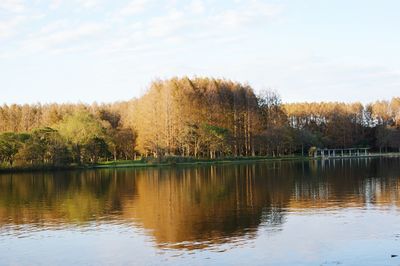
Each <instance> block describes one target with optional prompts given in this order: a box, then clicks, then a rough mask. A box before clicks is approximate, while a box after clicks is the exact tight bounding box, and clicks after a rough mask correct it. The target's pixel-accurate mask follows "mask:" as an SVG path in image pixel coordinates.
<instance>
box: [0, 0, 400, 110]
mask: <svg viewBox="0 0 400 266" xmlns="http://www.w3.org/2000/svg"><path fill="white" fill-rule="evenodd" d="M399 10H400V1H397V0H392V1H389V0H380V1H376V0H373V1H372V0H371V1H368V0H351V1H350V0H282V1H277V0H275V1H272V0H271V1H268V0H264V1H263V0H247V1H244V0H236V1H235V0H233V1H225V0H192V1H191V0H186V1H181V0H170V1H166V0H165V1H163V0H157V1H156V0H124V1H118V0H115V1H110V0H46V1H45V0H0V104H2V103H36V102H43V103H49V102H78V101H79V102H86V103H91V102H94V101H97V102H111V101H117V100H128V99H131V98H133V97H138V96H140V95H141V94H143V92H144V91H145V90H146V88H147V87H148V85H149V83H150V82H151V81H152V80H154V79H156V78H169V77H172V76H183V75H188V76H195V75H197V76H214V77H224V78H228V79H233V80H237V81H240V82H248V83H249V84H250V85H252V86H253V87H254V89H255V90H256V91H257V90H260V89H265V88H271V89H275V90H277V91H278V92H279V93H280V94H281V96H282V98H283V100H284V101H285V102H295V101H322V100H324V101H345V102H350V101H361V102H364V103H367V102H370V101H374V100H377V99H389V98H391V97H392V96H400V52H399V49H400V48H399V47H400V34H399V28H400V16H399V15H398V12H399Z"/></svg>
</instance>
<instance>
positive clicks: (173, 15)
mask: <svg viewBox="0 0 400 266" xmlns="http://www.w3.org/2000/svg"><path fill="white" fill-rule="evenodd" d="M188 22H189V21H188V19H187V18H186V19H185V17H184V14H183V13H182V12H179V11H177V10H173V11H172V12H170V13H169V14H167V15H165V16H161V17H155V18H152V19H151V20H150V21H149V23H148V31H147V32H148V34H149V35H150V36H153V37H164V36H167V35H169V34H172V33H173V32H175V31H177V30H178V29H180V28H182V27H184V25H185V24H187V23H188Z"/></svg>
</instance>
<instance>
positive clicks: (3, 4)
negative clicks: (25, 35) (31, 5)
mask: <svg viewBox="0 0 400 266" xmlns="http://www.w3.org/2000/svg"><path fill="white" fill-rule="evenodd" d="M25 8H26V7H25V5H24V3H23V2H22V1H21V0H1V1H0V11H1V10H4V11H7V12H14V13H20V12H23V11H24V10H25Z"/></svg>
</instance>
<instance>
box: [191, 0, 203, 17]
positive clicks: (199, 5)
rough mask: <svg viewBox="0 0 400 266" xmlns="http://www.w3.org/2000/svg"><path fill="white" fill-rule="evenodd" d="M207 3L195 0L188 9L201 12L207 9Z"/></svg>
mask: <svg viewBox="0 0 400 266" xmlns="http://www.w3.org/2000/svg"><path fill="white" fill-rule="evenodd" d="M205 9H206V8H205V5H204V2H203V1H202V0H193V1H192V2H190V4H189V6H188V10H189V11H191V12H192V13H194V14H201V13H204V11H205Z"/></svg>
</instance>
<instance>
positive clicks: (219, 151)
mask: <svg viewBox="0 0 400 266" xmlns="http://www.w3.org/2000/svg"><path fill="white" fill-rule="evenodd" d="M0 132H2V133H0V161H1V162H2V163H3V164H4V165H9V166H13V165H14V164H18V165H69V164H72V163H75V164H86V163H97V162H99V161H108V160H121V159H124V160H128V159H135V158H136V156H138V155H140V156H141V157H143V158H164V157H177V156H179V157H190V158H192V157H193V158H211V159H214V158H221V157H227V156H229V157H238V156H281V155H290V154H303V155H305V154H307V151H308V150H309V149H310V147H314V146H316V147H329V148H345V147H370V148H372V149H375V150H380V151H382V150H384V151H399V150H400V97H397V98H393V99H392V100H391V101H376V102H374V103H371V104H367V105H363V104H361V103H338V102H333V103H332V102H322V103H290V104H284V103H283V102H282V100H281V98H280V97H279V95H278V94H277V93H276V92H274V91H269V90H265V91H261V92H260V93H258V94H256V93H255V91H254V90H253V89H252V88H251V87H250V86H249V85H247V84H242V83H239V82H234V81H230V80H225V79H213V78H192V79H191V78H187V77H184V78H172V79H168V80H156V81H154V82H152V84H151V85H150V87H149V89H148V90H147V92H146V93H145V94H144V95H143V96H142V97H140V98H138V99H133V100H130V101H124V102H116V103H112V104H97V103H94V104H92V105H86V104H44V105H42V104H33V105H16V104H13V105H3V106H1V107H0Z"/></svg>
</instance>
